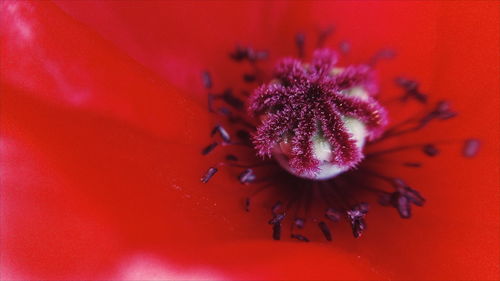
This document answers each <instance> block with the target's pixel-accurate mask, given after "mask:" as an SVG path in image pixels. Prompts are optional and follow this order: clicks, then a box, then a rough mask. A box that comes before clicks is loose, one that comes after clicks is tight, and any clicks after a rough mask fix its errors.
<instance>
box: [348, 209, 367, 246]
mask: <svg viewBox="0 0 500 281" xmlns="http://www.w3.org/2000/svg"><path fill="white" fill-rule="evenodd" d="M367 213H368V204H367V203H359V204H358V205H356V206H354V207H353V208H352V209H351V210H348V211H347V217H348V218H349V221H350V222H351V228H352V234H353V235H354V237H355V238H359V237H361V235H362V234H363V231H364V230H365V229H366V222H365V216H366V214H367Z"/></svg>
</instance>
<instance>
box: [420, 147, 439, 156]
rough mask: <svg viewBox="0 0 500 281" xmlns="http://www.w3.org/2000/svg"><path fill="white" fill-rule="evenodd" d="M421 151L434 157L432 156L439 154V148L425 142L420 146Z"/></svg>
mask: <svg viewBox="0 0 500 281" xmlns="http://www.w3.org/2000/svg"><path fill="white" fill-rule="evenodd" d="M422 151H423V152H424V153H425V154H427V156H431V157H434V156H436V155H438V154H439V150H438V149H437V147H436V146H435V145H433V144H426V145H424V147H423V148H422Z"/></svg>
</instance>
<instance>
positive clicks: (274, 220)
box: [268, 214, 285, 224]
mask: <svg viewBox="0 0 500 281" xmlns="http://www.w3.org/2000/svg"><path fill="white" fill-rule="evenodd" d="M284 218H285V214H274V216H273V218H272V219H270V220H269V222H268V223H269V224H277V223H280V222H281V221H282V220H283V219H284Z"/></svg>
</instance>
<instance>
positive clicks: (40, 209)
mask: <svg viewBox="0 0 500 281" xmlns="http://www.w3.org/2000/svg"><path fill="white" fill-rule="evenodd" d="M0 5H1V17H0V30H1V34H0V36H1V37H0V51H1V57H0V67H1V69H0V70H1V77H0V78H1V80H0V83H1V84H0V87H1V88H0V90H1V113H0V114H1V115H0V117H1V119H0V129H1V145H0V153H1V154H0V155H1V159H0V161H1V162H0V163H1V164H0V165H1V171H0V172H1V179H0V180H1V194H0V196H1V198H0V202H1V221H0V225H1V230H0V231H1V232H0V234H1V241H0V243H1V244H0V246H1V248H0V249H1V253H0V274H1V275H0V277H1V278H2V279H12V278H14V279H15V278H29V279H99V278H100V279H119V278H144V279H150V278H153V277H157V278H189V277H192V278H199V277H200V276H204V277H206V278H231V279H235V278H236V279H245V278H246V279H479V280H484V279H498V278H499V274H500V272H499V263H498V261H499V258H500V257H499V249H500V245H499V239H500V238H499V237H500V233H499V231H500V230H499V224H500V218H499V214H500V210H499V206H500V198H499V187H500V183H499V159H498V157H499V155H500V151H499V145H498V142H499V139H500V130H499V129H500V126H499V120H500V116H499V106H500V105H499V93H500V86H499V84H500V83H499V79H500V76H499V74H500V69H499V63H500V62H499V59H500V58H499V55H500V48H499V45H500V42H499V26H500V21H499V13H500V12H499V11H500V9H499V8H500V7H499V6H500V5H499V2H494V1H486V2H479V1H469V2H460V1H449V2H448V1H445V2H438V1H429V2H404V1H387V2H365V1H359V2H326V1H325V2H298V1H297V2H291V3H288V2H273V3H267V2H264V1H262V2H216V1H208V2H171V1H158V2H156V1H145V2H136V1H92V2H89V1H58V2H55V3H54V2H49V1H43V2H42V1H40V2H31V1H2V2H0ZM331 23H334V24H336V25H337V27H338V30H337V32H336V34H335V39H334V40H333V41H331V43H332V44H333V43H335V42H338V40H339V39H349V40H350V41H351V42H352V48H353V51H352V54H351V56H352V57H351V58H349V59H350V60H352V61H362V60H363V59H367V58H369V57H370V55H371V54H372V53H373V52H375V51H376V50H378V49H379V48H381V47H386V46H391V47H393V48H394V49H396V50H397V51H398V54H399V56H398V58H397V59H396V60H394V61H393V62H390V63H384V64H382V65H381V67H380V73H381V78H382V80H383V82H382V86H383V90H384V92H385V93H389V94H388V95H390V94H391V93H396V92H397V89H395V88H394V87H393V86H392V78H393V77H394V76H396V75H399V74H404V75H408V76H411V77H415V78H418V79H419V81H421V83H422V87H423V90H424V91H425V92H427V93H430V94H431V97H432V99H434V100H437V99H442V98H446V99H449V100H451V101H452V103H453V105H454V108H455V109H456V110H457V111H458V112H459V113H460V117H459V118H457V119H456V120H452V121H450V122H448V123H446V124H444V123H443V124H436V125H434V126H432V127H430V128H429V129H428V130H427V131H426V132H425V133H422V134H417V135H415V136H411V137H408V138H406V139H403V140H401V142H408V141H414V142H418V141H422V140H425V141H429V140H435V139H438V140H439V139H443V138H448V139H449V138H453V139H462V138H466V137H470V136H474V137H477V138H479V139H481V140H482V143H483V147H482V150H481V152H480V153H479V155H478V157H477V158H475V159H463V158H461V157H460V156H459V149H460V147H459V146H449V147H446V148H444V149H443V153H442V155H441V156H440V157H438V158H436V159H435V160H433V161H428V163H427V162H426V164H427V166H426V168H425V169H424V170H419V171H418V172H412V171H402V170H401V171H398V170H394V169H393V170H391V173H394V174H401V173H404V174H405V177H406V178H407V179H408V181H409V182H410V183H412V185H414V186H416V187H418V188H419V189H420V190H421V191H422V192H423V193H424V194H425V195H426V197H427V199H428V204H427V205H426V206H425V207H424V208H422V209H418V210H417V211H416V214H415V217H414V218H413V219H411V220H399V219H398V218H397V214H396V213H395V212H394V211H393V210H388V209H385V208H376V209H375V211H374V212H372V213H371V214H370V215H369V224H370V228H369V231H367V233H366V235H365V236H363V238H362V239H359V240H355V239H353V238H352V237H350V236H349V230H348V229H347V226H345V225H339V227H337V228H335V230H334V235H335V241H334V243H331V244H327V243H323V242H315V243H309V244H304V243H296V242H294V241H289V240H286V241H281V242H274V241H272V240H271V239H270V237H269V236H270V235H269V233H270V230H269V227H267V225H265V219H266V218H267V214H266V213H265V212H264V211H263V210H259V209H256V210H255V212H252V213H251V214H245V213H244V212H243V211H242V208H241V201H240V199H241V198H242V197H243V196H244V195H245V194H247V193H246V191H245V190H244V189H242V188H240V187H239V186H238V185H236V184H235V183H234V181H232V180H231V179H230V178H229V176H228V175H224V174H221V175H220V176H219V177H216V178H214V180H213V182H212V184H210V185H201V184H200V183H199V177H200V175H201V174H202V173H203V172H204V171H205V169H206V167H207V166H208V165H210V164H211V163H213V161H215V160H214V159H215V158H201V157H200V156H199V150H200V147H203V146H204V145H206V143H207V142H208V132H209V130H210V128H211V126H212V125H213V124H214V122H215V120H213V119H211V117H210V116H209V115H208V114H207V113H206V110H205V108H204V96H203V95H204V91H203V89H202V87H201V83H200V81H199V76H200V75H199V74H200V70H202V69H209V70H211V71H212V72H213V73H214V74H215V77H214V82H215V83H216V87H217V88H223V87H224V86H231V85H233V86H234V85H239V84H241V83H239V82H235V81H237V80H236V79H239V78H238V76H235V75H236V74H234V73H240V72H238V71H233V69H234V66H233V64H232V63H231V62H230V61H229V60H228V59H227V52H228V51H229V50H230V49H231V48H232V46H234V44H235V43H237V42H241V43H244V44H248V43H249V44H252V45H254V46H256V47H261V48H267V49H269V50H270V51H271V52H272V55H273V57H272V58H276V56H282V55H289V54H293V51H294V46H293V36H294V34H295V33H296V32H297V31H305V32H308V35H312V34H313V32H314V31H317V30H318V28H320V27H324V26H327V25H329V24H331ZM310 37H311V36H310ZM309 42H311V41H309ZM309 47H310V46H309ZM241 68H244V67H241ZM400 111H401V110H399V111H398V110H395V111H392V116H393V117H395V118H397V116H398V114H400ZM406 156H408V157H415V155H413V154H411V153H409V154H406ZM145 256H146V257H150V258H149V259H152V260H154V262H152V263H151V264H148V263H147V262H145V263H143V264H142V265H140V266H138V265H137V262H136V261H138V260H139V261H140V260H141V259H143V257H145ZM151 257H152V258H151ZM131 260H132V262H131ZM146 260H147V259H146ZM134 262H136V263H134ZM141 266H142V269H144V268H143V267H148V266H149V268H150V269H151V268H153V267H158V268H164V270H163V271H161V270H160V271H161V273H158V272H157V271H154V270H153V273H151V272H149V273H148V272H147V271H144V272H143V273H141V272H135V273H130V270H132V271H134V270H136V269H137V270H138V268H139V267H141ZM127 268H128V269H130V270H127ZM165 268H166V269H165ZM134 274H135V275H134ZM179 274H180V275H179ZM182 274H184V275H182Z"/></svg>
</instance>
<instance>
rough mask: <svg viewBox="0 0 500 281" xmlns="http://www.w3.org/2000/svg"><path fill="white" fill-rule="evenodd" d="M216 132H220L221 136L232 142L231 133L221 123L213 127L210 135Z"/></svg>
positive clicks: (225, 140)
mask: <svg viewBox="0 0 500 281" xmlns="http://www.w3.org/2000/svg"><path fill="white" fill-rule="evenodd" d="M216 133H219V135H220V137H221V138H222V140H223V141H224V142H231V137H230V136H229V133H228V132H227V131H226V129H224V127H222V126H221V125H217V126H215V127H214V128H213V129H212V132H211V133H210V135H211V136H212V137H213V136H214V135H215V134H216Z"/></svg>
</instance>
